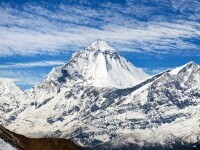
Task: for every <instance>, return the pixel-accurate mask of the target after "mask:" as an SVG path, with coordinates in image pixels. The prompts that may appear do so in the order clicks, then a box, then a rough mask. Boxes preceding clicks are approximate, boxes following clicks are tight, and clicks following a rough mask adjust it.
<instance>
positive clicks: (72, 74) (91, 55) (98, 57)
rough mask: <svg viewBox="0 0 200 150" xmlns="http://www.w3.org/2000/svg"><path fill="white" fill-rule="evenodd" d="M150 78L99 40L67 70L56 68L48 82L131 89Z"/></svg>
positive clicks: (77, 57) (77, 54) (79, 54)
mask: <svg viewBox="0 0 200 150" xmlns="http://www.w3.org/2000/svg"><path fill="white" fill-rule="evenodd" d="M147 77H148V75H147V74H146V73H145V72H143V70H142V69H140V68H137V67H135V66H134V65H132V64H131V63H130V62H128V61H127V60H126V59H125V58H123V57H121V56H120V55H119V54H118V53H117V52H116V51H114V49H113V48H112V47H110V46H109V45H108V44H107V42H106V41H103V40H97V41H95V42H94V43H92V45H91V46H90V47H88V48H87V49H86V50H84V51H80V52H77V53H75V54H74V55H73V57H72V59H71V60H70V61H69V62H68V63H67V64H66V65H64V66H61V67H56V68H55V69H53V70H52V72H51V73H50V74H49V76H48V77H47V80H48V81H53V82H54V83H57V84H60V83H61V84H65V85H67V86H71V85H75V84H79V85H84V86H95V87H117V88H125V87H130V86H133V85H135V84H137V83H138V82H140V81H141V80H144V79H146V78H147Z"/></svg>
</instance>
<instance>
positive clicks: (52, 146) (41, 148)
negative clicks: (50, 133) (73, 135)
mask: <svg viewBox="0 0 200 150" xmlns="http://www.w3.org/2000/svg"><path fill="white" fill-rule="evenodd" d="M0 139H3V140H4V141H5V142H7V143H8V144H10V145H12V147H14V148H16V149H17V150H81V149H82V148H81V147H80V146H78V145H76V144H75V143H73V142H72V141H71V140H66V139H59V138H56V139H55V138H54V139H53V138H40V139H33V138H27V137H25V136H22V135H19V134H16V133H13V132H11V131H9V130H7V129H6V128H4V127H3V126H0Z"/></svg>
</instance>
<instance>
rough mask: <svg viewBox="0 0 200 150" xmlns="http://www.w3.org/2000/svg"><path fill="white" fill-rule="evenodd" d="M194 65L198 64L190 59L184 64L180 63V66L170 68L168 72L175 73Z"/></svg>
mask: <svg viewBox="0 0 200 150" xmlns="http://www.w3.org/2000/svg"><path fill="white" fill-rule="evenodd" d="M195 66H198V65H197V64H196V63H195V62H194V61H190V62H188V63H186V64H185V65H182V66H180V67H177V68H175V69H173V70H171V72H170V74H172V75H177V74H178V73H179V72H181V70H185V69H189V68H193V67H195Z"/></svg>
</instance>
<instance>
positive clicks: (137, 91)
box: [3, 41, 200, 147]
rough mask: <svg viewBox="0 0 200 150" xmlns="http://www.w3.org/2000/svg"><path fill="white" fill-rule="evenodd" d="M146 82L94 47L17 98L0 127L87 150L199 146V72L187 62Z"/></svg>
mask: <svg viewBox="0 0 200 150" xmlns="http://www.w3.org/2000/svg"><path fill="white" fill-rule="evenodd" d="M147 77H148V75H146V74H145V73H144V72H143V71H142V70H141V69H138V68H136V67H134V66H133V65H132V64H130V63H129V62H128V61H126V60H125V59H124V58H123V57H121V56H120V55H119V54H118V53H117V52H116V51H115V50H114V49H113V48H111V47H110V46H109V45H108V44H107V43H106V42H105V41H96V42H94V43H93V44H92V45H91V46H90V47H88V48H87V49H85V50H84V51H80V52H77V53H75V54H74V55H73V57H72V59H71V60H70V61H69V62H68V63H67V64H66V65H64V66H61V67H56V68H54V69H53V70H52V71H51V72H50V74H49V75H48V76H47V77H46V78H45V79H44V81H43V82H42V83H41V84H39V85H36V86H35V87H33V88H32V89H30V90H27V91H25V92H23V94H22V95H23V96H22V98H20V100H21V99H23V100H24V101H25V102H26V104H25V105H22V106H21V105H20V107H19V108H18V109H17V110H18V111H17V112H13V113H10V114H8V115H6V117H5V116H4V119H3V124H4V125H6V126H7V127H8V128H9V129H11V130H13V131H16V132H18V133H21V134H25V135H27V136H31V137H44V136H49V137H65V138H73V139H74V140H75V141H76V142H78V143H79V144H81V145H84V146H90V147H91V146H94V145H98V144H102V143H104V142H109V141H112V142H111V143H110V144H108V145H115V142H114V144H113V141H115V139H118V138H119V140H120V137H124V138H125V139H126V138H127V137H128V139H131V140H128V143H131V142H132V144H133V143H134V142H137V144H139V145H144V144H146V143H147V144H148V143H153V144H158V143H159V144H161V145H168V144H169V143H173V141H176V140H179V139H181V141H183V142H186V143H196V142H198V141H199V139H200V127H199V125H200V92H199V91H200V66H199V65H197V64H195V63H194V62H189V63H187V64H185V65H183V66H181V67H178V68H175V69H174V70H168V71H165V72H162V73H160V74H157V75H155V76H152V77H148V78H147ZM20 95H21V94H20ZM16 99H19V98H18V97H17V96H16ZM13 116H14V118H15V119H9V118H13ZM127 135H128V136H127ZM129 137H131V138H129ZM116 141H118V140H116ZM124 141H125V142H127V140H124ZM121 144H122V145H124V143H123V141H122V143H121ZM101 146H102V145H101ZM103 147H104V146H103Z"/></svg>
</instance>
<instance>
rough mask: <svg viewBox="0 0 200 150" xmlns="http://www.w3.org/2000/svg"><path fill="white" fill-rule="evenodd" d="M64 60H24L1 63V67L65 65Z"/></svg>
mask: <svg viewBox="0 0 200 150" xmlns="http://www.w3.org/2000/svg"><path fill="white" fill-rule="evenodd" d="M64 64H65V62H64V61H59V60H58V61H37V62H23V63H8V64H4V65H0V69H12V68H34V67H48V66H59V65H64Z"/></svg>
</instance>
